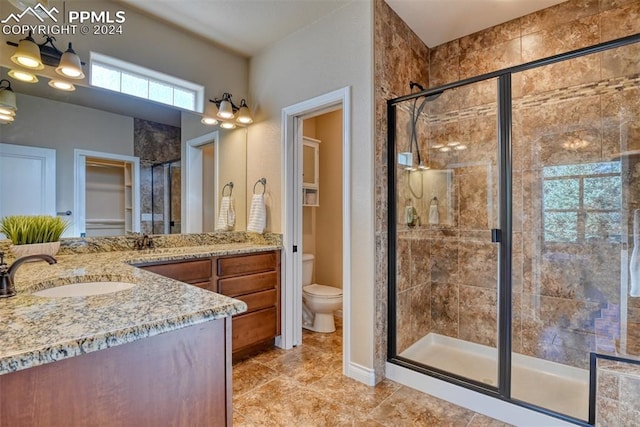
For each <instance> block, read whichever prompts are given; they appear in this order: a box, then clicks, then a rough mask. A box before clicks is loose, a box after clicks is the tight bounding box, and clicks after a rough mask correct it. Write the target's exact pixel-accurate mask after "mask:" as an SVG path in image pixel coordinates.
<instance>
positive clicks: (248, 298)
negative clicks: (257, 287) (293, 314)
mask: <svg viewBox="0 0 640 427" xmlns="http://www.w3.org/2000/svg"><path fill="white" fill-rule="evenodd" d="M276 298H278V295H277V292H276V290H275V289H269V290H268V291H262V292H254V293H252V294H247V295H242V296H239V297H236V299H239V300H241V301H244V302H246V303H247V307H248V308H247V313H250V312H252V311H256V310H260V309H263V308H266V307H271V306H274V305H276Z"/></svg>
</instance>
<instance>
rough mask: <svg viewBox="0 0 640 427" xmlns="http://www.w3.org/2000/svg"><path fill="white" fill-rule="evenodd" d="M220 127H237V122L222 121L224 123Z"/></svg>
mask: <svg viewBox="0 0 640 427" xmlns="http://www.w3.org/2000/svg"><path fill="white" fill-rule="evenodd" d="M220 127H221V128H222V129H235V128H236V124H235V123H232V122H222V123H220Z"/></svg>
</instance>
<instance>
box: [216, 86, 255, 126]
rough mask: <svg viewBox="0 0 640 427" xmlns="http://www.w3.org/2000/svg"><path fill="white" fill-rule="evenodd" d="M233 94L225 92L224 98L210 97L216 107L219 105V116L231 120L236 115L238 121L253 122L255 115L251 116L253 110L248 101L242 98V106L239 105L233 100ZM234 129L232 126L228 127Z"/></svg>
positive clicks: (243, 122) (242, 122)
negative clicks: (250, 108)
mask: <svg viewBox="0 0 640 427" xmlns="http://www.w3.org/2000/svg"><path fill="white" fill-rule="evenodd" d="M231 96H232V95H231V94H230V93H228V92H225V93H224V94H222V98H221V99H218V98H215V99H210V100H209V101H210V102H213V103H214V104H215V105H216V107H218V113H217V117H218V118H220V119H223V120H230V119H233V118H234V117H235V118H236V121H237V122H238V123H241V124H245V125H246V124H250V123H253V117H252V116H251V110H249V106H248V105H247V101H246V100H244V99H242V100H241V101H240V106H237V105H236V104H234V103H233V101H232V100H231ZM226 129H232V128H228V127H227V128H226Z"/></svg>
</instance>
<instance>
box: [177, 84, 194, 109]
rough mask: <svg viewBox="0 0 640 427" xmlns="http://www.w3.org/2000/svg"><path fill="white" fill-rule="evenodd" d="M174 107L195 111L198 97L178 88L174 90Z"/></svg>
mask: <svg viewBox="0 0 640 427" xmlns="http://www.w3.org/2000/svg"><path fill="white" fill-rule="evenodd" d="M173 105H175V106H176V107H180V108H184V109H185V110H191V111H195V109H196V108H195V105H196V96H195V94H194V93H193V92H189V91H186V90H184V89H177V88H176V89H174V90H173Z"/></svg>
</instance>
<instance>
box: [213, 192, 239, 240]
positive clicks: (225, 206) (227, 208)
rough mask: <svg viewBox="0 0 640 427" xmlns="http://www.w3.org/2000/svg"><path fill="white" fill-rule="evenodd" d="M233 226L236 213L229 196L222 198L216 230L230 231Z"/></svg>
mask: <svg viewBox="0 0 640 427" xmlns="http://www.w3.org/2000/svg"><path fill="white" fill-rule="evenodd" d="M235 225H236V212H235V211H234V210H233V198H232V197H231V196H222V200H221V201H220V213H219V214H218V223H217V224H216V230H222V231H231V230H233V227H234V226H235Z"/></svg>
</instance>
